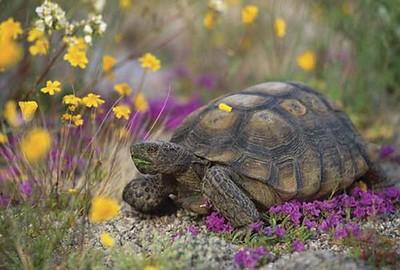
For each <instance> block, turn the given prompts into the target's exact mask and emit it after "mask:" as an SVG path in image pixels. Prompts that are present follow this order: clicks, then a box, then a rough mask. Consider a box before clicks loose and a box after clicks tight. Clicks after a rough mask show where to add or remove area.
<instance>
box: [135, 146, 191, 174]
mask: <svg viewBox="0 0 400 270" xmlns="http://www.w3.org/2000/svg"><path fill="white" fill-rule="evenodd" d="M131 156H132V160H133V162H134V163H135V165H136V168H137V169H138V170H139V171H140V172H141V173H143V174H157V173H162V174H174V173H177V172H183V171H185V170H187V169H188V168H189V166H190V163H191V160H192V156H193V155H192V154H191V153H190V152H189V151H187V150H186V149H185V148H184V147H183V146H180V145H178V144H175V143H170V142H160V141H155V142H141V143H135V144H133V145H132V146H131Z"/></svg>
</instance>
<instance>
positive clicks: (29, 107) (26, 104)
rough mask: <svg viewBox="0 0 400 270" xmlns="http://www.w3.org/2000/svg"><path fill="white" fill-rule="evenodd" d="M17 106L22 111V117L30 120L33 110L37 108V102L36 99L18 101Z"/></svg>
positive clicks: (33, 113)
mask: <svg viewBox="0 0 400 270" xmlns="http://www.w3.org/2000/svg"><path fill="white" fill-rule="evenodd" d="M18 106H19V108H20V109H21V112H22V118H23V119H24V120H25V121H26V122H28V121H31V120H32V118H33V116H34V115H35V112H36V110H37V108H38V104H37V102H36V101H20V102H18Z"/></svg>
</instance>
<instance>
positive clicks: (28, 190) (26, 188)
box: [19, 181, 32, 197]
mask: <svg viewBox="0 0 400 270" xmlns="http://www.w3.org/2000/svg"><path fill="white" fill-rule="evenodd" d="M19 190H20V191H21V193H22V194H24V195H25V196H27V197H29V196H31V195H32V185H31V182H30V181H24V182H22V183H20V184H19Z"/></svg>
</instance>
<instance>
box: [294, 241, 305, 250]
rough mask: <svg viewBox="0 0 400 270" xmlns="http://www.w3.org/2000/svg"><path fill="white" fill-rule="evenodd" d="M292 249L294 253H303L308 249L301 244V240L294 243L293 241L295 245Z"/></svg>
mask: <svg viewBox="0 0 400 270" xmlns="http://www.w3.org/2000/svg"><path fill="white" fill-rule="evenodd" d="M292 249H293V250H294V251H297V252H302V251H304V250H306V248H305V246H304V244H303V242H301V241H300V240H294V241H293V243H292Z"/></svg>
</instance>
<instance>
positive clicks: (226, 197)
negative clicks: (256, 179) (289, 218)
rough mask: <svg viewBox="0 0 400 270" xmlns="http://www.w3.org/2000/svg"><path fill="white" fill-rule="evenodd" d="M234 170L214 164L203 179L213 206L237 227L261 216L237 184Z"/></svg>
mask: <svg viewBox="0 0 400 270" xmlns="http://www.w3.org/2000/svg"><path fill="white" fill-rule="evenodd" d="M238 177H239V176H238V175H236V174H235V173H234V172H233V171H231V170H229V169H227V168H225V167H222V166H213V167H211V168H209V169H208V170H207V171H206V174H205V176H204V181H203V188H202V190H203V193H204V194H205V196H206V197H207V198H208V199H210V200H211V202H212V204H213V206H214V207H215V208H216V209H217V210H218V211H219V212H220V213H221V214H222V215H223V216H224V217H225V218H226V219H228V220H229V222H230V223H231V224H232V225H234V226H235V227H240V226H243V225H247V224H250V223H252V222H255V221H257V220H258V219H259V218H260V213H259V212H258V210H257V208H256V206H255V205H254V203H253V202H252V201H251V200H250V198H249V197H248V196H247V195H246V194H245V193H244V192H243V191H242V190H241V189H240V188H239V187H238V186H237V185H236V184H235V181H234V180H233V179H234V178H238Z"/></svg>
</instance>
